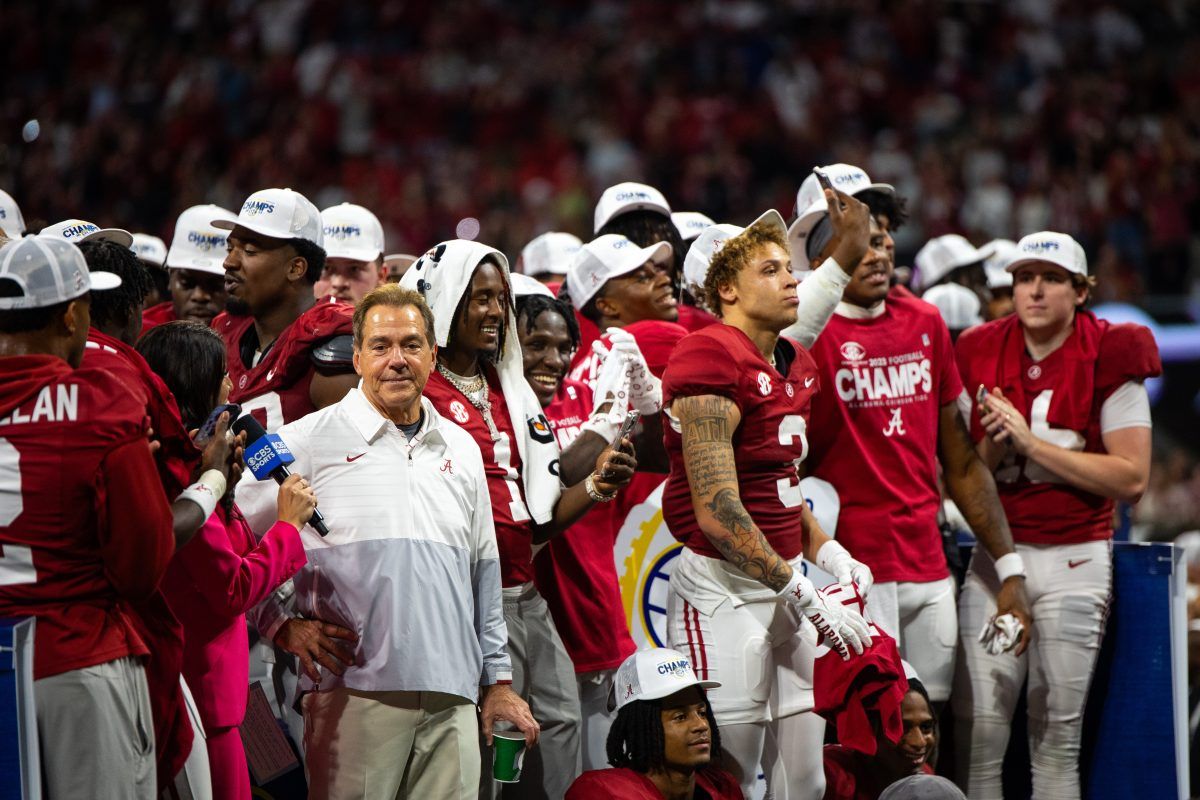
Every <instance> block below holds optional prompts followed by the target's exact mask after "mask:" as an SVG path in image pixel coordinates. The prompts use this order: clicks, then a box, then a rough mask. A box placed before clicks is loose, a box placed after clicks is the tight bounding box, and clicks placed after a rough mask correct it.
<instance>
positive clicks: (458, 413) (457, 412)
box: [450, 400, 471, 425]
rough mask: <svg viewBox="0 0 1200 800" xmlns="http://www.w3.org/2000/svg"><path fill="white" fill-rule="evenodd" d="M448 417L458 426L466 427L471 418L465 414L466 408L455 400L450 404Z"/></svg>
mask: <svg viewBox="0 0 1200 800" xmlns="http://www.w3.org/2000/svg"><path fill="white" fill-rule="evenodd" d="M450 415H451V416H452V417H454V421H455V422H457V423H458V424H459V425H466V424H467V422H468V421H469V420H470V419H471V417H470V416H469V415H468V414H467V407H466V406H464V405H463V404H462V403H460V402H459V401H458V400H455V401H454V402H453V403H451V404H450Z"/></svg>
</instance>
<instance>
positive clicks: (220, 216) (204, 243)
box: [166, 205, 237, 275]
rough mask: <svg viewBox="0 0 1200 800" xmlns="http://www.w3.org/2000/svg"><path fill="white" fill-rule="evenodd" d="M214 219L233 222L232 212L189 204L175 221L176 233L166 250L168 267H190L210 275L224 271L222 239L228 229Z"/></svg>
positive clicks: (211, 206)
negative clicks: (218, 225)
mask: <svg viewBox="0 0 1200 800" xmlns="http://www.w3.org/2000/svg"><path fill="white" fill-rule="evenodd" d="M213 220H225V221H226V222H228V223H230V227H232V223H233V222H234V221H235V220H237V217H235V216H234V215H233V212H232V211H229V210H227V209H224V208H221V207H220V206H214V205H203V206H192V207H191V208H188V209H185V210H184V212H183V213H182V214H180V215H179V218H178V219H177V220H175V235H174V236H173V237H172V238H171V249H170V250H168V251H167V263H166V266H167V269H193V270H195V271H197V272H209V273H212V274H213V275H224V274H225V242H226V240H228V239H229V232H228V231H227V230H221V229H220V228H218V227H217V226H216V225H215V223H214V222H213Z"/></svg>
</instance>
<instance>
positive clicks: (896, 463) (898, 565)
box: [809, 297, 962, 583]
mask: <svg viewBox="0 0 1200 800" xmlns="http://www.w3.org/2000/svg"><path fill="white" fill-rule="evenodd" d="M812 354H813V358H815V359H816V361H817V364H818V365H819V366H820V370H821V383H822V385H823V386H824V387H825V391H823V392H821V394H820V395H819V396H818V397H817V399H816V400H815V401H814V402H813V407H812V424H811V426H810V428H809V430H810V431H811V444H812V453H811V455H810V457H809V474H810V475H815V476H816V477H818V478H823V479H824V480H827V481H829V482H830V483H831V484H833V487H834V488H835V489H836V490H837V492H838V497H839V499H840V501H841V511H840V513H839V515H838V531H837V538H838V541H839V542H841V543H842V544H843V545H845V547H846V549H848V550H849V551H850V552H851V553H852V554H853V555H854V557H855V558H857V559H858V560H859V561H862V562H863V563H865V564H866V565H867V566H869V567H870V568H871V571H872V572H874V573H875V579H876V580H878V581H910V582H916V583H924V582H928V581H936V580H941V579H943V578H945V577H946V576H947V575H948V574H949V572H948V570H947V568H946V558H945V556H944V555H943V553H942V539H941V534H940V533H939V531H938V525H937V514H938V509H939V508H940V507H941V494H940V492H939V491H938V483H937V474H938V473H937V445H938V424H939V423H938V421H939V415H940V413H941V409H942V406H944V405H946V404H947V403H953V402H955V400H956V399H957V398H958V395H959V394H960V393H961V392H962V382H961V381H960V380H959V377H958V369H957V367H956V366H955V363H954V351H953V348H952V346H951V344H950V333H949V331H947V330H946V324H945V323H944V322H942V318H941V315H940V314H939V313H938V310H937V308H935V307H934V306H932V305H930V304H929V303H926V302H924V301H922V300H915V299H906V298H903V297H892V298H889V299H888V300H887V301H886V306H885V308H884V312H883V314H881V315H880V316H878V317H874V318H870V319H851V318H849V317H845V316H842V315H841V314H834V315H833V317H832V318H831V319H830V320H829V323H828V324H827V325H826V326H825V330H824V331H822V332H821V335H820V336H819V337H817V341H816V343H815V344H814V345H813V349H812Z"/></svg>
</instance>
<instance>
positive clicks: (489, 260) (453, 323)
mask: <svg viewBox="0 0 1200 800" xmlns="http://www.w3.org/2000/svg"><path fill="white" fill-rule="evenodd" d="M484 264H491V265H492V266H493V267H495V268H496V269H498V270H500V272H501V274H503V273H504V270H502V269H500V262H499V261H497V260H496V258H495V257H494V256H491V255H488V256H485V257H484V258H482V259H481V260H480V262H479V264H478V265H477V266H476V267H475V272H473V273H471V280H469V281H467V290H466V291H465V292H463V296H462V297H461V298H459V300H458V306H457V307H456V308H455V309H454V316H453V317H451V318H450V337H451V339H452V340H453V337H454V335H455V332H456V331H457V330H458V323H459V322H461V321H462V317H463V314H464V313H465V312H466V308H467V303H468V302H470V300H471V281H473V280H475V273H477V272H479V268H480V267H482V266H483V265H484ZM504 292H505V294H506V295H507V298H508V300H507V308H506V309H505V313H508V312H511V313H513V314H514V315H515V314H516V309H515V308H514V307H513V296H512V287H511V286H510V285H509V282H508V278H507V277H505V279H504ZM507 335H508V320H507V319H503V320H501V321H500V336H499V340H498V345H497V347H496V352H495V353H494V354H492V355H489V356H486V357H485V356H483V355H482V354H480V356H479V360H480V361H487V362H488V363H489V364H499V363H500V359H501V358H503V357H504V340H505V338H506V337H507Z"/></svg>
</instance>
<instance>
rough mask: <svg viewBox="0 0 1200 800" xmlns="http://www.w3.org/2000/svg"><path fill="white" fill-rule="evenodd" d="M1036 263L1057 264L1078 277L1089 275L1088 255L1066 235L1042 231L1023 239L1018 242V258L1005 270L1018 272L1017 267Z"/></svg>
mask: <svg viewBox="0 0 1200 800" xmlns="http://www.w3.org/2000/svg"><path fill="white" fill-rule="evenodd" d="M1036 261H1045V262H1046V263H1048V264H1055V265H1057V266H1060V267H1062V268H1063V269H1065V270H1066V271H1067V272H1071V273H1074V274H1076V275H1083V276H1086V275H1087V274H1088V265H1087V254H1086V253H1084V252H1083V247H1082V246H1081V245H1080V244H1079V242H1077V241H1075V240H1074V239H1072V238H1071V237H1070V236H1067V235H1066V234H1065V233H1055V232H1054V231H1041V232H1040V233H1031V234H1029V235H1028V236H1025V237H1023V238H1022V239H1021V241H1019V242H1017V253H1016V258H1015V259H1014V260H1013V261H1011V262H1010V263H1009V265H1008V266H1007V267H1005V269H1006V270H1008V271H1009V272H1016V270H1017V267H1020V266H1022V265H1024V264H1032V263H1034V262H1036Z"/></svg>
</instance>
